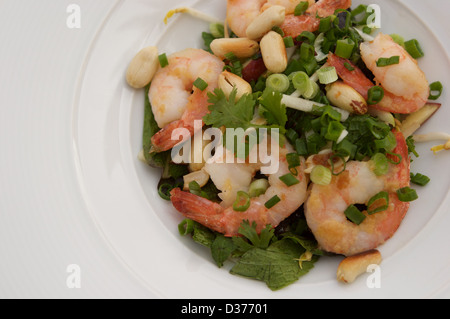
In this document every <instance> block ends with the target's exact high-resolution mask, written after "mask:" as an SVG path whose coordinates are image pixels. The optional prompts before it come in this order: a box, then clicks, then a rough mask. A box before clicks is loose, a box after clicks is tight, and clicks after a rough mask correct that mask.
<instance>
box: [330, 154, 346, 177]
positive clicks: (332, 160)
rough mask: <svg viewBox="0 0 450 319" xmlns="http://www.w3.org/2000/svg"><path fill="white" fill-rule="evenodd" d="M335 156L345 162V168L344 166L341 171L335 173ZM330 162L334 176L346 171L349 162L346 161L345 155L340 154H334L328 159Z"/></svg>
mask: <svg viewBox="0 0 450 319" xmlns="http://www.w3.org/2000/svg"><path fill="white" fill-rule="evenodd" d="M335 158H339V159H340V160H341V161H342V163H344V165H343V168H342V169H341V171H339V172H338V173H335V172H334V159H335ZM328 162H329V163H330V165H331V174H333V176H339V175H341V174H342V173H344V172H345V170H346V168H347V162H346V161H345V158H344V156H342V155H339V154H333V156H331V157H330V159H329V160H328Z"/></svg>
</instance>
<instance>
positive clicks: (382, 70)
mask: <svg viewBox="0 0 450 319" xmlns="http://www.w3.org/2000/svg"><path fill="white" fill-rule="evenodd" d="M361 56H362V59H363V61H364V63H365V64H366V66H367V68H368V69H369V70H371V71H372V72H373V74H374V75H375V82H376V83H379V84H380V85H381V86H382V87H383V89H384V93H385V94H384V98H383V99H382V100H381V102H379V103H378V104H377V105H373V106H372V107H373V108H376V109H379V110H381V111H387V112H391V113H399V114H409V113H413V112H416V111H417V110H419V109H421V108H422V107H423V106H424V105H425V104H426V103H427V101H428V96H429V94H430V88H429V84H428V81H427V79H426V77H425V74H424V73H423V71H422V70H421V69H420V68H419V66H418V64H417V61H416V60H414V59H413V58H412V57H411V56H410V55H409V54H408V53H407V52H406V50H405V49H404V48H403V47H401V46H400V45H398V44H397V43H395V42H394V41H393V40H392V38H391V37H390V36H388V35H384V34H379V35H378V36H377V37H376V38H375V40H374V41H373V42H370V43H363V44H361ZM392 56H399V57H400V62H399V63H398V64H395V65H391V66H386V67H378V66H377V61H378V60H379V59H380V58H390V57H392ZM328 63H329V64H330V65H331V66H334V67H335V68H336V70H337V71H338V74H339V76H340V77H341V78H342V79H343V80H344V82H346V83H347V84H348V85H350V86H351V87H353V88H354V89H355V90H356V91H358V92H359V93H360V94H361V95H362V96H363V97H364V98H365V99H367V98H368V90H369V89H370V88H371V87H373V86H374V85H375V84H374V83H373V82H372V81H371V80H369V79H368V78H367V77H366V76H365V75H364V73H363V72H362V71H361V70H360V69H359V68H357V67H356V66H354V65H353V64H352V63H351V62H350V61H348V60H345V59H342V58H340V57H337V56H335V55H334V54H332V53H330V54H329V57H328ZM345 63H350V64H351V65H352V66H353V68H354V69H355V70H354V71H349V70H348V69H347V68H346V67H345V66H344V64H345Z"/></svg>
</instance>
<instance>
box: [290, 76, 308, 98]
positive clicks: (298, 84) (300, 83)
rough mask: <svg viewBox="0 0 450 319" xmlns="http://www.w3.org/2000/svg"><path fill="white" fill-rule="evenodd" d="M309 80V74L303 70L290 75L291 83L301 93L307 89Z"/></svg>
mask: <svg viewBox="0 0 450 319" xmlns="http://www.w3.org/2000/svg"><path fill="white" fill-rule="evenodd" d="M309 82H310V80H309V76H308V74H306V73H305V72H295V75H294V76H293V77H292V84H293V85H294V87H295V89H296V90H297V91H299V92H300V94H302V95H303V94H304V93H306V91H307V90H308V87H309Z"/></svg>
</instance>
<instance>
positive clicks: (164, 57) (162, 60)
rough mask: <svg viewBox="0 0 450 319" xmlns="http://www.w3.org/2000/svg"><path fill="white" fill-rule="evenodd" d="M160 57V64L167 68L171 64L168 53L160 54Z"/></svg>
mask: <svg viewBox="0 0 450 319" xmlns="http://www.w3.org/2000/svg"><path fill="white" fill-rule="evenodd" d="M158 59H159V65H161V67H162V68H165V67H166V66H168V65H169V60H168V59H167V55H166V54H165V53H163V54H161V55H160V56H158Z"/></svg>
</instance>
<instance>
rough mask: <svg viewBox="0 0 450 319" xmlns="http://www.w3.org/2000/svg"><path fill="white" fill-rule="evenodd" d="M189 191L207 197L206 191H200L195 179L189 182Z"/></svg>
mask: <svg viewBox="0 0 450 319" xmlns="http://www.w3.org/2000/svg"><path fill="white" fill-rule="evenodd" d="M189 192H190V193H191V194H194V195H197V196H200V197H203V198H206V199H207V198H208V194H206V192H204V191H202V188H201V187H200V185H199V184H198V183H197V182H196V181H192V182H190V183H189Z"/></svg>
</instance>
